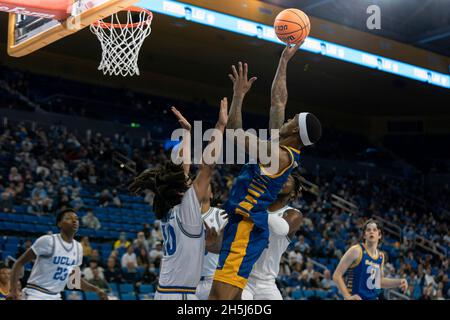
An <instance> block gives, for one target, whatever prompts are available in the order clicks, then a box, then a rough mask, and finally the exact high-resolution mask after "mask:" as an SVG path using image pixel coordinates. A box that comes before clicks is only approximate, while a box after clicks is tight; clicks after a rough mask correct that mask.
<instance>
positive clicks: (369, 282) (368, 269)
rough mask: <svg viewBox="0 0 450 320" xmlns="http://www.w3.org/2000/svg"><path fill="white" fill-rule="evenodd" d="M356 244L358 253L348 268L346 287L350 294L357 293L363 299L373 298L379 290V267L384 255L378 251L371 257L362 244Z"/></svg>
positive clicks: (377, 294) (376, 296)
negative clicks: (357, 256) (376, 254)
mask: <svg viewBox="0 0 450 320" xmlns="http://www.w3.org/2000/svg"><path fill="white" fill-rule="evenodd" d="M357 246H358V247H359V250H360V254H359V258H358V259H357V260H356V261H355V262H354V263H353V265H351V266H350V268H349V270H348V274H347V288H348V290H349V292H351V294H352V295H354V294H357V295H359V296H360V297H361V299H363V300H375V299H377V298H378V296H379V294H380V290H381V267H382V265H383V259H384V255H383V254H382V253H381V252H378V257H373V256H371V255H370V253H369V252H368V251H367V248H366V246H365V245H364V244H358V245H357Z"/></svg>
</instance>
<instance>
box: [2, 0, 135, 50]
mask: <svg viewBox="0 0 450 320" xmlns="http://www.w3.org/2000/svg"><path fill="white" fill-rule="evenodd" d="M137 1H138V0H54V1H41V0H26V1H23V0H22V1H18V0H0V10H1V11H6V12H9V24H8V54H9V55H10V56H13V57H22V56H25V55H27V54H30V53H32V52H34V51H36V50H39V49H41V48H42V47H45V46H47V45H49V44H51V43H53V42H55V41H57V40H59V39H61V38H64V37H66V36H68V35H71V34H73V33H75V32H78V31H79V30H81V29H83V28H85V27H87V26H89V25H91V24H92V23H94V22H96V21H98V20H99V19H103V18H105V17H108V16H110V15H112V14H114V13H116V12H118V11H121V10H124V9H126V8H128V7H130V6H132V5H133V4H134V3H136V2H137Z"/></svg>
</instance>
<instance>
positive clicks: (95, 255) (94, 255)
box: [90, 249, 103, 267]
mask: <svg viewBox="0 0 450 320" xmlns="http://www.w3.org/2000/svg"><path fill="white" fill-rule="evenodd" d="M90 260H94V261H97V264H98V265H99V267H103V263H102V257H101V256H100V253H99V251H98V250H97V249H93V250H92V255H91V258H90Z"/></svg>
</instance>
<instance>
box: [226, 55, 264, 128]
mask: <svg viewBox="0 0 450 320" xmlns="http://www.w3.org/2000/svg"><path fill="white" fill-rule="evenodd" d="M231 72H232V73H231V74H229V75H228V77H229V78H230V79H231V81H232V82H233V101H232V103H231V108H230V118H229V120H228V125H227V128H229V129H240V128H242V103H243V102H244V98H245V95H246V94H247V92H248V91H249V90H250V88H251V87H252V85H253V82H255V81H256V79H257V78H256V77H252V78H251V79H248V65H247V63H244V64H242V62H239V63H238V69H236V67H235V66H234V65H233V66H231Z"/></svg>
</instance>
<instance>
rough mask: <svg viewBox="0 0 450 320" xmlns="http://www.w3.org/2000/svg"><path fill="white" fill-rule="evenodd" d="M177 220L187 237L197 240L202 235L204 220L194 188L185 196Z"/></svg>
mask: <svg viewBox="0 0 450 320" xmlns="http://www.w3.org/2000/svg"><path fill="white" fill-rule="evenodd" d="M176 219H177V223H178V224H179V227H180V228H181V231H182V232H183V233H184V234H186V235H187V236H189V237H193V238H197V237H199V236H200V235H201V234H202V232H203V219H202V214H201V208H200V202H199V201H198V198H197V195H196V193H195V190H194V187H190V188H189V189H188V191H186V193H185V194H184V196H183V199H182V200H181V204H180V210H179V212H178V213H177V215H176Z"/></svg>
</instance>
